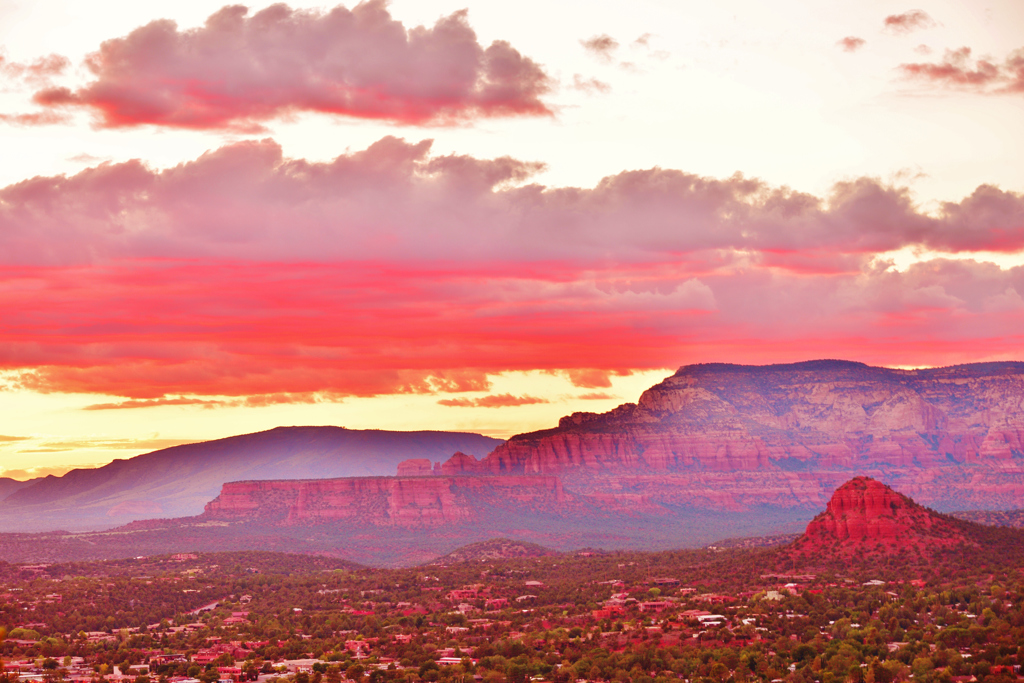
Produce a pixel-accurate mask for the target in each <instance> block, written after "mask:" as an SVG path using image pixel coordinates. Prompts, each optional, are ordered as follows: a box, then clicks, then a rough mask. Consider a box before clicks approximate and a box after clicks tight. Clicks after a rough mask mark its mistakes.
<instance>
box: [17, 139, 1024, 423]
mask: <svg viewBox="0 0 1024 683" xmlns="http://www.w3.org/2000/svg"><path fill="white" fill-rule="evenodd" d="M537 168H538V167H537V165H535V164H529V163H526V162H522V161H518V160H515V159H509V158H502V159H493V160H481V159H475V158H472V157H465V156H441V157H433V156H431V155H430V143H429V142H421V143H416V144H411V143H407V142H404V141H402V140H398V139H395V138H385V139H383V140H381V141H379V142H377V143H375V144H374V145H372V146H371V147H369V148H368V149H366V150H362V151H356V152H352V153H348V154H345V155H342V156H340V157H338V158H337V159H335V160H333V161H330V162H324V163H313V162H308V161H303V160H295V159H286V158H284V157H283V155H282V154H281V150H280V148H279V147H278V146H277V145H276V144H274V143H272V142H269V141H263V142H246V143H240V144H236V145H231V146H227V147H224V148H222V149H219V150H215V151H211V152H209V153H207V154H205V155H203V156H202V157H200V158H199V159H197V160H195V161H192V162H188V163H184V164H181V165H179V166H176V167H174V168H170V169H166V170H163V171H157V170H153V169H150V168H147V167H146V166H144V165H143V164H141V163H139V162H127V163H121V164H101V165H99V166H96V167H94V168H90V169H86V170H84V171H82V172H80V173H77V174H74V175H71V176H57V177H37V178H33V179H31V180H26V181H24V182H21V183H17V184H14V185H11V186H8V187H6V188H2V189H0V263H2V264H3V266H4V267H3V268H2V269H0V311H3V315H2V318H0V326H2V330H3V334H2V335H0V370H10V371H14V372H16V373H18V374H17V377H18V383H19V384H20V385H21V386H23V387H26V388H30V389H34V390H38V391H76V392H94V393H105V394H109V395H114V396H122V397H125V398H126V399H129V400H128V401H127V402H115V403H113V404H108V405H97V406H96V407H95V408H94V409H101V408H103V409H115V408H132V407H138V408H141V407H145V406H148V405H159V404H175V403H180V404H185V403H188V402H192V401H197V402H199V403H196V404H195V405H197V406H201V405H208V404H206V403H201V402H203V401H211V402H212V401H220V402H224V404H227V405H236V404H240V403H246V404H247V405H255V404H269V403H276V402H309V401H321V400H331V401H336V400H342V399H343V398H344V397H345V396H351V395H361V396H368V395H376V394H390V393H401V392H419V393H433V392H453V391H475V392H483V391H488V390H489V389H490V384H489V382H488V375H489V374H493V373H498V372H504V371H512V370H545V371H552V372H559V373H567V376H569V377H570V378H571V379H572V380H573V381H574V383H576V384H577V385H579V386H587V387H601V386H605V387H606V386H608V379H607V374H608V373H610V372H612V373H614V372H624V371H626V370H629V369H656V368H666V367H672V366H676V365H679V364H682V363H687V362H692V361H702V360H714V359H722V360H732V361H736V362H776V361H779V362H781V361H788V360H798V359H801V358H809V357H837V356H839V357H850V358H855V359H859V360H863V361H866V362H874V363H885V364H914V365H920V364H948V363H952V362H964V361H967V360H979V359H986V358H1000V357H1008V356H1016V355H1018V354H1019V349H1020V348H1021V344H1022V343H1024V334H1022V333H1020V332H1019V330H1020V324H1019V321H1020V316H1021V315H1022V314H1024V299H1022V298H1021V295H1022V294H1024V268H1015V269H1010V270H1000V269H999V268H997V267H995V266H992V265H987V264H978V263H974V262H970V261H966V262H962V261H942V260H939V261H931V262H929V263H927V264H920V265H917V266H914V267H912V268H910V269H909V270H907V271H906V272H902V273H901V272H895V271H893V270H891V269H889V268H888V266H887V265H886V264H881V265H877V264H873V261H872V259H873V258H874V257H875V255H876V254H877V253H879V252H884V251H887V250H889V249H896V248H900V247H906V246H922V247H926V248H933V249H945V250H949V251H965V252H970V251H982V250H986V251H987V250H994V251H1003V252H1013V251H1017V250H1020V249H1022V248H1024V197H1022V196H1021V195H1020V194H1017V193H1013V192H1008V191H1005V190H1000V189H999V188H996V187H991V186H981V187H979V188H977V189H976V190H975V191H974V192H973V193H972V194H971V195H970V196H968V197H966V198H964V199H962V200H961V201H958V202H947V203H946V204H944V205H942V206H940V207H939V210H938V211H937V212H935V214H934V215H932V214H926V213H924V212H922V211H921V210H919V209H918V208H917V207H916V206H915V205H914V202H913V200H912V198H911V197H910V196H909V193H908V192H907V191H906V190H903V189H900V188H895V187H891V186H887V185H884V184H882V183H880V182H879V181H877V180H874V179H870V178H860V179H856V180H853V181H849V182H845V183H840V184H838V185H836V186H835V187H834V188H833V190H832V192H831V193H830V194H829V195H828V196H826V197H815V196H811V195H806V194H800V193H795V192H792V191H789V190H786V189H784V188H774V187H771V186H768V185H766V184H765V183H763V182H760V181H758V180H754V179H750V178H744V177H742V176H738V175H737V176H734V177H731V178H727V179H714V178H705V177H700V176H696V175H692V174H688V173H684V172H682V171H676V170H671V169H650V170H644V171H630V172H623V173H620V174H617V175H614V176H610V177H608V178H605V179H603V180H602V181H601V182H599V183H598V184H597V185H596V186H595V187H593V188H589V189H585V188H545V187H541V186H539V185H523V184H522V183H523V182H524V181H527V180H528V179H529V176H530V174H531V173H533V172H535V171H536V170H537ZM532 398H533V397H515V396H513V397H512V398H511V399H510V398H508V397H501V396H499V397H497V398H495V397H491V398H487V399H466V400H468V401H472V402H473V403H472V404H473V405H474V406H475V405H481V406H483V405H487V402H488V401H490V402H492V403H491V405H494V406H495V407H497V406H498V405H499V404H500V405H508V404H509V403H508V402H509V401H511V400H512V399H515V400H522V399H531V400H532ZM448 400H452V399H448ZM476 401H481V402H480V403H477V402H476ZM211 405H212V404H211ZM453 405H458V404H453Z"/></svg>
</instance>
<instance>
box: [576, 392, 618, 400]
mask: <svg viewBox="0 0 1024 683" xmlns="http://www.w3.org/2000/svg"><path fill="white" fill-rule="evenodd" d="M576 398H577V399H579V400H581V401H608V400H611V399H617V398H621V397H619V396H616V395H615V394H609V393H607V392H604V391H591V392H589V393H586V394H580V395H579V396H576Z"/></svg>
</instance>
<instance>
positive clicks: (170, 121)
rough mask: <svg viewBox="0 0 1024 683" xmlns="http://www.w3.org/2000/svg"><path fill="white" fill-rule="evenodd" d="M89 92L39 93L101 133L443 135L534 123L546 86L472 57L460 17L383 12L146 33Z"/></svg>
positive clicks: (115, 52) (533, 76) (476, 47)
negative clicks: (295, 125) (410, 23)
mask: <svg viewBox="0 0 1024 683" xmlns="http://www.w3.org/2000/svg"><path fill="white" fill-rule="evenodd" d="M86 66H87V67H88V69H89V71H90V72H91V73H92V75H93V77H94V80H92V81H91V82H90V83H88V84H85V85H83V86H81V87H78V88H67V87H49V88H44V89H41V90H39V91H38V92H37V93H36V95H35V101H36V102H37V103H39V104H41V105H43V106H46V107H51V108H84V109H88V110H90V111H92V112H93V113H94V114H95V116H96V120H97V123H98V124H99V125H100V126H103V127H107V128H121V127H131V126H139V125H147V124H148V125H155V126H167V127H173V128H191V129H229V130H236V131H242V132H255V131H259V130H262V129H263V123H265V122H267V121H270V120H273V119H276V118H282V117H289V116H294V115H295V114H296V113H299V112H320V113H324V114H331V115H338V116H347V117H356V118H366V119H379V120H384V121H392V122H395V123H402V124H428V123H432V124H438V123H440V124H449V123H457V122H462V121H466V120H471V119H474V118H479V117H492V116H538V115H549V114H550V113H551V111H550V110H549V109H548V107H547V105H545V104H544V103H543V101H542V100H541V98H542V97H543V96H544V95H545V94H546V93H547V92H548V90H549V88H550V78H549V77H548V76H547V75H546V74H545V73H544V71H543V69H542V68H541V67H540V66H539V65H537V64H536V63H535V62H533V61H532V60H530V59H529V58H527V57H524V56H523V55H522V54H520V53H519V52H518V51H517V50H516V49H515V48H513V47H512V46H511V45H510V44H509V43H508V42H506V41H501V40H498V41H494V42H492V43H491V44H490V45H489V46H487V47H484V46H483V45H481V44H480V43H479V42H478V40H477V37H476V34H475V33H474V31H473V30H472V28H470V26H469V23H468V20H467V13H466V11H465V10H463V11H459V12H456V13H454V14H451V15H449V16H447V17H444V18H442V19H440V20H439V21H438V22H437V23H436V24H435V25H434V26H433V27H431V28H427V27H423V26H420V27H416V28H410V29H407V28H406V27H405V26H403V25H402V23H401V22H399V21H397V20H395V19H393V18H392V17H391V15H390V14H389V13H388V10H387V6H386V3H385V2H384V0H367V1H366V2H363V3H361V4H359V5H356V6H355V7H354V8H352V9H351V10H350V9H346V8H345V7H343V6H338V7H335V8H334V9H332V10H330V11H326V12H324V11H318V10H298V9H292V8H290V7H288V6H287V5H284V4H275V5H271V6H270V7H267V8H266V9H263V10H261V11H259V12H257V13H255V14H253V15H251V16H250V15H249V10H248V9H247V8H246V7H244V6H241V5H231V6H226V7H224V8H222V9H220V10H219V11H217V12H215V13H214V14H212V15H211V16H210V17H209V18H208V19H207V20H206V23H205V24H204V25H203V26H201V27H198V28H194V29H189V30H184V31H183V30H180V29H179V28H178V26H177V25H176V24H175V23H174V22H173V21H170V20H158V21H153V22H151V23H149V24H147V25H145V26H143V27H141V28H138V29H136V30H134V31H132V32H131V33H129V34H128V35H127V36H124V37H120V38H114V39H111V40H107V41H105V42H104V43H103V44H102V45H101V46H100V48H99V50H98V51H97V52H95V53H93V54H91V55H90V56H89V57H88V58H87V60H86Z"/></svg>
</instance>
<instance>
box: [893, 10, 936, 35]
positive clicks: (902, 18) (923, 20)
mask: <svg viewBox="0 0 1024 683" xmlns="http://www.w3.org/2000/svg"><path fill="white" fill-rule="evenodd" d="M884 24H885V29H886V30H887V31H889V32H891V33H911V32H913V31H917V30H920V29H924V28H931V27H933V26H935V25H936V22H935V20H934V19H932V18H931V17H930V16H928V13H927V12H925V11H924V10H919V9H912V10H909V11H907V12H903V13H902V14H890V15H889V16H887V17H886V18H885V22H884Z"/></svg>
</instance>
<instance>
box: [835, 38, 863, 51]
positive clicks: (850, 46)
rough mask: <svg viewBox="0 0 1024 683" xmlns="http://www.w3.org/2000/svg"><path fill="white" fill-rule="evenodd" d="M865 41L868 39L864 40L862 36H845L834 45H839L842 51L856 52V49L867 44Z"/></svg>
mask: <svg viewBox="0 0 1024 683" xmlns="http://www.w3.org/2000/svg"><path fill="white" fill-rule="evenodd" d="M867 42H868V41H866V40H864V39H863V38H858V37H857V36H846V37H845V38H843V39H841V40H839V41H838V42H837V43H836V45H838V46H839V47H841V48H842V49H843V51H844V52H856V51H857V50H859V49H861V48H862V47H864V46H865V45H867Z"/></svg>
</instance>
